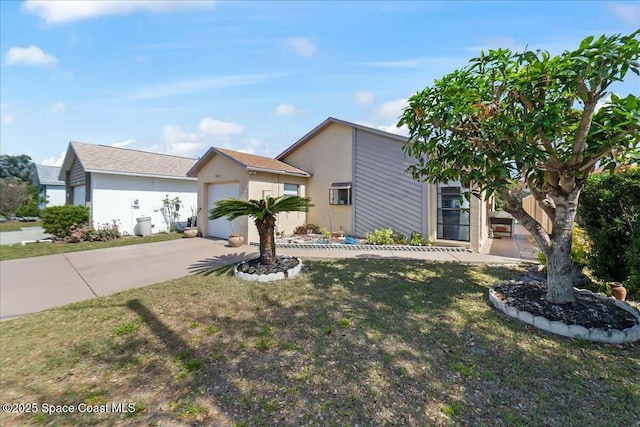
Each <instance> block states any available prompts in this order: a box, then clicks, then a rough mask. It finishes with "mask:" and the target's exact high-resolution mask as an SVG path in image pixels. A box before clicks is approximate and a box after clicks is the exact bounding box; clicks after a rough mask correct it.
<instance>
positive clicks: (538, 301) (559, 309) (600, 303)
mask: <svg viewBox="0 0 640 427" xmlns="http://www.w3.org/2000/svg"><path fill="white" fill-rule="evenodd" d="M494 292H495V295H496V296H497V297H498V298H499V299H500V300H501V301H502V302H503V303H505V304H506V305H508V306H511V307H515V308H516V309H518V310H521V311H527V312H529V313H531V314H532V315H534V316H542V317H544V318H545V319H547V320H550V321H557V322H563V323H565V324H567V325H579V326H584V327H585V328H597V329H602V330H609V329H618V330H624V329H627V328H632V327H634V326H636V325H638V320H637V319H636V318H635V317H634V316H632V315H631V313H629V312H627V311H625V310H623V309H621V308H620V307H618V306H616V305H615V304H614V303H613V301H612V300H607V299H603V298H599V297H597V296H596V295H590V294H584V293H578V292H576V302H575V303H574V304H551V303H549V302H548V301H546V300H545V295H546V293H547V287H546V285H545V284H543V283H540V282H535V281H533V282H529V283H525V282H505V283H503V284H500V285H498V286H496V288H495V289H494Z"/></svg>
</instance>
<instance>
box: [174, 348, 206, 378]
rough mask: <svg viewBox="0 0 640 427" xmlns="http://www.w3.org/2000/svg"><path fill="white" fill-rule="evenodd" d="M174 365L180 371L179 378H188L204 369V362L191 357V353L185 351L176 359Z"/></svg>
mask: <svg viewBox="0 0 640 427" xmlns="http://www.w3.org/2000/svg"><path fill="white" fill-rule="evenodd" d="M174 363H175V364H176V366H177V367H178V369H179V372H178V378H186V377H187V375H189V374H190V373H192V372H195V371H197V370H198V369H200V368H201V367H202V361H200V360H198V359H196V358H195V357H192V356H191V352H189V351H183V352H182V353H180V355H179V356H178V357H176V358H175V359H174Z"/></svg>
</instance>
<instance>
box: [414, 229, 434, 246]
mask: <svg viewBox="0 0 640 427" xmlns="http://www.w3.org/2000/svg"><path fill="white" fill-rule="evenodd" d="M409 245H411V246H432V245H433V242H432V241H431V240H427V239H423V238H422V234H420V233H418V232H417V231H413V232H412V233H411V237H409Z"/></svg>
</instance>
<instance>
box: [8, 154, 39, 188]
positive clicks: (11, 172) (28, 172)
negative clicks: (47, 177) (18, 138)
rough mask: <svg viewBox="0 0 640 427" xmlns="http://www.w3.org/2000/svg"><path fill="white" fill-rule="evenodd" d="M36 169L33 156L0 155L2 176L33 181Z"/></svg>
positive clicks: (22, 180)
mask: <svg viewBox="0 0 640 427" xmlns="http://www.w3.org/2000/svg"><path fill="white" fill-rule="evenodd" d="M35 169H36V167H35V165H34V164H33V162H32V161H31V157H29V156H27V155H26V154H20V155H19V156H10V155H8V154H2V155H0V178H3V179H14V180H17V181H21V182H28V183H31V181H33V174H34V173H35Z"/></svg>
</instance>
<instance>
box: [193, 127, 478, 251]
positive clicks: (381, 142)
mask: <svg viewBox="0 0 640 427" xmlns="http://www.w3.org/2000/svg"><path fill="white" fill-rule="evenodd" d="M406 141H407V138H406V137H403V136H400V135H396V134H392V133H388V132H384V131H381V130H377V129H373V128H370V127H367V126H362V125H359V124H355V123H350V122H346V121H344V120H339V119H335V118H332V117H330V118H328V119H327V120H325V121H324V122H322V123H321V124H320V125H318V126H317V127H316V128H314V129H313V130H311V131H310V132H309V133H307V134H306V135H305V136H303V137H302V138H301V139H300V140H298V141H297V142H295V143H294V144H293V145H291V146H290V147H289V148H287V149H286V150H285V151H284V152H283V153H281V154H280V155H278V156H277V157H276V158H275V159H272V158H268V157H262V156H256V155H250V154H245V153H240V152H237V151H232V150H226V149H222V148H211V149H209V151H207V153H206V154H205V155H204V156H203V157H201V158H200V159H199V160H198V162H197V163H196V164H195V165H194V166H193V167H192V168H191V170H189V172H188V173H187V176H190V177H196V178H197V180H198V206H199V207H201V208H202V209H201V211H200V214H199V218H198V227H199V229H200V231H201V232H202V233H203V235H205V236H212V237H219V238H226V237H227V236H228V234H229V232H230V226H229V223H228V221H225V220H224V219H219V220H216V221H209V220H208V219H207V216H208V212H209V210H210V209H211V208H213V207H214V204H215V202H216V201H218V200H221V199H224V198H228V197H235V198H240V199H243V200H249V199H260V198H263V197H265V196H267V195H271V196H274V197H275V196H280V195H288V194H290V195H293V194H295V195H300V196H307V197H310V198H311V201H312V203H314V204H315V206H314V207H312V208H310V209H309V211H308V212H295V213H286V214H281V215H280V216H279V218H278V223H277V227H278V231H280V232H285V233H287V234H290V233H292V232H293V230H294V229H295V227H296V226H298V225H301V224H304V223H308V224H314V225H316V226H319V227H325V228H327V229H328V230H330V231H334V232H338V231H342V232H343V233H344V234H346V235H353V236H358V237H361V236H364V234H365V233H366V232H372V231H373V230H374V229H376V228H389V227H390V228H393V229H394V230H397V231H399V232H400V233H402V234H404V235H405V236H409V235H411V233H412V232H418V233H420V234H421V235H422V237H423V238H426V239H429V240H433V241H435V242H436V243H437V244H438V245H456V246H466V247H470V248H472V249H474V250H478V249H479V248H480V246H481V245H482V243H483V241H484V240H485V239H486V238H488V235H489V219H488V212H489V207H488V205H487V203H486V202H483V201H481V200H479V199H477V198H475V197H472V198H471V200H470V201H466V200H463V199H462V198H461V194H462V192H463V189H462V188H461V187H460V185H459V184H456V183H441V184H429V183H425V182H416V181H414V180H413V179H412V177H411V176H410V175H408V174H407V173H406V172H405V171H406V169H407V167H408V166H409V165H410V164H412V160H411V159H410V158H408V157H407V156H406V155H405V153H404V152H403V150H402V149H401V147H402V145H403V144H404V143H405V142H406ZM235 227H237V229H238V230H239V231H241V232H243V233H244V234H245V236H247V241H248V242H256V241H258V232H257V230H256V229H255V226H254V225H253V221H247V219H246V218H242V219H240V220H239V221H238V223H237V225H236V226H235ZM235 227H234V228H235Z"/></svg>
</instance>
